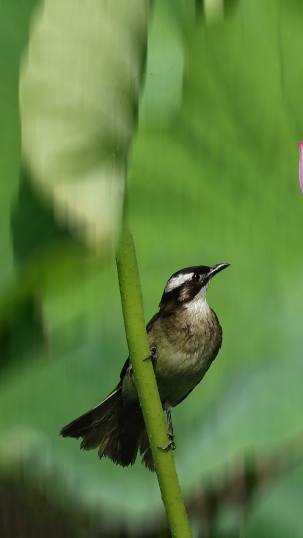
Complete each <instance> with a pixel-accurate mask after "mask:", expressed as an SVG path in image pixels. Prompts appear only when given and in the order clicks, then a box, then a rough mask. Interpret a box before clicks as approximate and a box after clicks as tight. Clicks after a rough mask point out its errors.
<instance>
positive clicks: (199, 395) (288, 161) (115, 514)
mask: <svg viewBox="0 0 303 538" xmlns="http://www.w3.org/2000/svg"><path fill="white" fill-rule="evenodd" d="M302 10H303V6H302V5H301V3H300V2H295V1H291V2H287V3H285V2H283V1H282V0H271V1H270V2H267V3H264V2H261V0H256V1H254V2H252V1H248V0H243V1H239V2H238V3H237V4H236V3H235V6H234V8H233V10H231V12H230V13H228V16H227V17H226V19H224V20H223V21H222V22H221V23H218V24H216V25H213V26H206V25H205V22H204V20H203V18H202V17H199V18H198V20H197V24H196V27H195V28H194V29H193V28H192V31H191V32H189V33H188V34H186V45H184V46H186V49H185V54H184V57H185V58H186V62H185V64H184V66H185V67H184V87H183V99H182V107H181V110H180V112H179V113H176V115H175V116H174V118H173V119H172V116H170V123H169V124H167V117H166V118H163V121H162V116H161V117H157V118H156V120H157V121H152V120H151V119H148V115H147V114H146V115H145V116H144V121H143V119H142V122H141V123H140V127H139V132H138V136H137V139H136V142H135V146H134V151H133V157H132V164H131V177H130V185H129V188H130V192H129V201H130V219H131V227H132V229H133V233H134V239H135V243H136V249H137V255H138V262H139V270H140V275H141V283H142V290H143V297H144V304H145V315H146V319H148V318H150V317H151V315H152V314H153V313H154V312H155V310H156V308H157V304H158V302H159V299H160V296H161V293H162V290H163V286H164V285H165V282H166V280H167V278H168V277H169V276H170V275H171V274H172V273H173V272H174V271H176V270H178V269H180V268H181V267H185V266H187V265H192V264H199V263H209V264H213V263H217V262H225V261H226V262H229V263H230V264H231V267H230V271H229V272H228V274H226V275H224V278H223V276H222V278H221V277H220V276H218V279H217V280H216V281H214V282H213V283H212V285H211V288H210V290H209V292H208V296H209V302H210V305H211V306H212V307H213V308H214V310H215V311H216V313H217V314H218V317H219V319H220V322H221V324H222V326H223V333H224V336H223V347H222V350H221V351H220V354H219V356H218V358H217V359H216V361H215V363H214V364H213V365H212V367H211V369H210V370H209V372H208V373H207V375H206V377H205V379H204V380H203V382H202V383H201V385H200V386H199V387H197V388H196V389H195V390H194V391H193V393H192V394H191V395H190V396H189V398H188V399H187V400H186V402H184V403H182V405H180V406H179V407H178V408H177V409H175V410H173V415H174V428H175V433H176V442H177V450H176V452H175V459H176V464H177V471H178V475H179V477H180V482H181V487H182V489H183V490H184V491H185V492H189V491H191V490H192V488H194V487H195V486H196V485H197V483H198V481H199V480H200V479H201V477H203V478H204V479H206V478H207V479H208V480H215V478H217V477H219V476H221V474H222V473H223V472H225V470H226V469H228V468H230V465H231V464H234V463H235V462H236V461H238V458H239V457H241V455H242V454H243V453H245V452H246V451H247V449H249V450H250V451H251V452H256V453H258V451H259V450H264V449H266V448H272V447H274V446H279V445H280V444H282V443H284V442H285V440H288V439H290V438H292V437H295V436H296V435H297V433H298V432H300V431H301V428H302V404H303V395H302V394H303V393H302V387H301V379H302V375H303V371H302V369H303V363H302V358H301V357H302V349H301V348H302V345H301V338H302V337H301V334H302V329H301V309H302V302H303V296H302V285H301V280H302V261H301V258H302V255H301V248H300V245H301V220H302V218H301V217H302V207H301V204H302V199H301V195H300V190H299V186H298V180H297V164H298V155H297V146H296V144H297V141H298V140H299V139H301V138H302V128H301V125H302V120H301V101H302V99H301V88H302V87H303V70H302V69H301V63H302V62H301V55H302V54H301V50H302V39H303V38H302V28H301V21H302ZM0 15H1V17H0V18H1V21H0V24H1V28H3V30H4V28H5V29H6V30H5V31H3V32H0V35H1V51H2V56H3V62H2V63H1V64H0V77H1V80H2V81H4V82H3V84H2V89H1V92H2V93H1V95H2V96H3V98H2V97H1V99H0V114H1V118H4V121H3V122H2V121H1V126H0V143H1V152H0V170H1V177H2V180H1V199H0V203H1V211H0V238H1V240H0V249H1V251H0V256H1V266H0V278H1V280H0V282H1V285H2V288H3V290H4V289H6V286H7V277H8V276H10V275H11V276H12V274H13V261H12V260H13V255H12V243H11V237H10V228H9V219H10V211H9V207H10V201H11V199H12V197H13V195H15V193H16V186H17V183H18V176H19V144H20V138H19V124H18V114H17V73H18V61H19V56H20V53H21V50H22V47H23V46H24V44H25V41H26V34H27V28H28V11H21V8H20V11H18V13H17V12H16V10H14V9H13V8H12V7H9V4H8V2H7V3H4V4H3V6H2V7H1V13H0ZM155 15H156V16H158V15H157V12H156V13H155ZM181 19H182V17H181ZM155 28H156V29H157V26H156V24H155ZM158 28H161V24H160V22H159V24H158ZM174 36H175V34H174ZM157 38H158V35H157V32H154V34H153V39H154V40H155V42H156V41H157ZM174 39H175V38H174ZM155 46H156V45H155ZM152 47H153V43H152V42H151V43H150V48H151V49H152ZM172 50H173V52H174V51H175V49H174V48H173V47H172ZM151 54H152V53H151ZM175 59H176V55H175V53H174V54H172V58H171V67H172V71H173V70H174V62H175ZM158 62H159V66H161V50H159V59H158ZM166 62H167V60H166ZM165 65H166V63H165ZM176 66H177V64H176ZM178 69H180V66H179V67H178ZM147 72H149V66H147ZM153 72H155V67H153ZM161 76H162V77H163V87H165V80H167V84H169V80H171V78H170V77H169V76H167V78H166V76H165V72H164V74H163V72H162V73H161ZM150 78H151V77H147V79H146V86H147V87H146V93H148V91H149V88H148V85H149V79H150ZM175 81H177V77H176V79H175ZM176 83H177V82H176ZM170 88H171V87H170ZM171 94H172V95H173V92H171ZM147 105H148V103H147V104H146V106H147ZM153 106H154V108H153V114H154V116H156V114H157V103H154V104H153ZM161 106H162V104H161V103H160V104H159V109H158V110H159V111H160V110H161ZM172 108H174V109H175V108H176V102H175V101H174V102H173V107H172ZM164 120H165V121H164ZM31 219H33V221H34V219H35V215H34V214H33V215H32V216H31ZM49 269H50V278H48V282H47V288H46V289H45V292H44V293H45V296H44V297H45V303H44V314H45V318H46V319H47V323H48V324H49V326H50V330H51V336H52V347H51V349H52V351H51V355H50V356H46V355H45V353H44V352H43V351H42V350H39V351H36V350H35V349H33V350H32V351H31V350H29V349H27V355H26V357H25V359H26V360H25V362H24V361H23V364H22V366H21V365H20V364H18V362H17V361H15V362H14V363H13V362H11V367H10V369H9V370H8V369H6V375H4V374H3V375H2V378H1V381H0V383H1V387H0V428H1V430H0V435H1V443H0V457H1V463H2V464H3V465H7V462H8V461H9V462H12V464H14V462H16V461H19V460H20V459H24V458H26V457H31V461H33V460H34V462H35V466H34V469H33V466H29V467H28V469H27V473H28V474H29V475H30V476H31V477H32V479H34V478H35V479H37V480H38V479H39V480H41V476H42V477H43V480H45V481H46V483H47V484H50V482H51V476H52V474H53V473H54V472H56V473H57V476H58V477H59V479H60V484H64V487H65V488H66V492H67V494H68V495H70V496H75V495H76V496H77V498H78V499H79V501H80V502H81V503H82V505H84V506H85V507H87V509H88V510H89V511H90V512H92V513H94V514H98V513H100V511H101V512H102V511H103V510H105V511H106V512H107V514H108V518H109V520H110V522H111V524H112V525H115V524H116V525H117V526H118V525H119V524H120V521H121V520H122V519H123V522H126V523H127V524H128V525H129V526H130V527H141V528H142V527H144V528H145V527H146V525H147V524H148V522H150V521H152V520H154V519H155V518H156V517H157V515H158V514H160V511H161V506H160V502H159V498H158V488H157V483H156V479H155V477H154V476H153V475H151V474H150V473H148V472H147V471H146V470H145V469H144V468H143V467H142V466H141V465H140V464H135V466H134V467H133V468H131V469H124V470H121V469H120V468H116V467H115V466H114V465H113V464H112V463H111V462H109V461H102V462H99V461H98V458H97V455H96V454H95V453H89V454H84V453H82V452H80V450H79V446H78V445H77V443H76V442H75V441H72V440H62V439H60V438H59V437H58V432H59V430H60V428H61V427H62V426H63V424H65V423H66V422H68V421H69V420H71V419H73V418H75V417H76V416H78V415H79V414H81V413H82V412H85V411H86V410H87V409H89V408H90V407H93V406H94V405H96V404H97V403H98V402H99V401H100V400H101V399H102V398H103V397H104V396H105V395H106V394H107V393H108V392H109V390H110V389H111V388H112V387H113V386H114V385H115V384H116V382H117V379H118V375H119V372H120V368H121V366H122V364H123V361H124V360H125V358H126V356H127V348H126V343H125V338H124V330H123V323H122V316H121V310H120V303H119V294H118V285H117V282H116V272H115V268H114V266H109V267H108V268H105V269H104V272H103V273H102V274H101V275H98V274H97V272H96V268H95V267H92V268H91V271H90V272H87V273H85V275H84V276H85V278H81V277H80V278H79V277H75V276H74V275H73V273H72V272H68V271H67V272H66V275H65V277H64V278H62V279H61V276H60V271H56V272H54V275H53V279H52V278H51V273H52V271H51V267H50V268H49ZM3 293H4V291H3ZM14 338H15V340H16V342H17V341H18V338H20V335H19V333H18V331H15V332H14ZM14 365H15V366H14ZM13 449H14V450H13ZM300 476H301V470H298V471H296V470H294V471H293V474H292V476H290V477H289V478H288V479H286V481H285V482H284V483H283V484H282V485H280V486H279V488H278V489H277V490H275V491H273V493H272V494H271V496H270V497H269V498H268V500H267V501H266V502H265V501H264V500H263V498H259V499H258V500H257V502H256V508H255V510H256V511H255V512H254V514H253V517H252V520H251V523H250V524H249V526H248V531H247V532H248V534H247V535H248V536H249V538H251V537H252V536H261V530H262V533H263V535H264V536H266V535H267V536H268V535H269V534H268V532H266V530H267V531H268V529H270V536H273V537H279V536H282V535H283V536H287V534H286V530H287V529H294V533H295V532H297V534H298V535H299V534H300V532H301V527H300V521H301V509H300V506H301V505H300V503H298V504H297V503H296V502H294V498H296V499H300V498H302V495H303V491H302V480H301V478H300ZM48 487H49V488H50V490H51V487H50V485H49V486H48ZM54 489H55V488H54ZM282 507H283V510H282ZM279 514H285V517H284V516H283V521H284V522H285V527H283V526H281V527H280V526H279V521H280V519H279V517H280V516H279ZM281 517H282V516H281ZM287 517H289V518H290V520H291V522H290V523H289V526H288V525H287ZM261 527H262V529H261ZM264 529H265V530H264ZM282 529H283V531H285V532H284V534H283V532H282ZM285 529H286V530H285ZM298 529H299V530H298Z"/></svg>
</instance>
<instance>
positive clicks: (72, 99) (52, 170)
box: [20, 0, 148, 252]
mask: <svg viewBox="0 0 303 538" xmlns="http://www.w3.org/2000/svg"><path fill="white" fill-rule="evenodd" d="M147 16H148V2H145V1H141V2H139V3H138V2H133V3H130V2H127V3H125V2H124V1H123V0H118V1H116V2H106V1H104V0H98V1H95V2H93V3H92V2H83V0H79V1H74V0H73V1H67V2H64V3H62V2H61V1H59V0H45V2H44V4H43V7H40V9H39V11H38V12H37V13H36V14H35V18H34V19H33V22H32V25H31V33H30V42H29V49H28V56H27V58H26V60H24V61H23V67H22V70H21V79H20V103H21V120H22V121H21V125H22V148H23V155H24V158H25V161H26V163H27V164H28V166H29V169H30V174H31V176H32V180H33V181H34V184H35V185H36V188H37V189H38V192H40V194H41V196H43V197H44V198H45V199H46V200H47V201H48V203H50V204H51V205H52V204H54V213H55V216H56V218H58V219H59V221H61V222H63V223H64V224H67V225H68V226H69V227H70V229H71V230H72V232H73V233H74V234H75V235H76V236H78V237H81V238H82V240H85V241H86V242H87V243H88V244H89V245H90V246H93V247H94V248H96V249H98V250H104V251H105V252H106V251H107V250H108V249H109V247H110V246H111V243H112V240H113V239H114V238H116V236H117V234H118V232H119V226H120V221H121V215H122V209H123V197H124V188H125V180H126V162H127V156H128V151H129V147H130V144H131V140H132V136H133V129H134V124H135V121H136V116H137V107H138V99H139V92H140V87H141V83H142V80H143V76H144V73H143V69H144V65H145V55H146V39H147Z"/></svg>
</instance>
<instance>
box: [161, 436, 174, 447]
mask: <svg viewBox="0 0 303 538" xmlns="http://www.w3.org/2000/svg"><path fill="white" fill-rule="evenodd" d="M174 437H175V436H174V435H169V442H168V443H167V445H165V446H158V448H160V449H161V450H167V449H168V448H171V449H172V450H176V445H175V441H174Z"/></svg>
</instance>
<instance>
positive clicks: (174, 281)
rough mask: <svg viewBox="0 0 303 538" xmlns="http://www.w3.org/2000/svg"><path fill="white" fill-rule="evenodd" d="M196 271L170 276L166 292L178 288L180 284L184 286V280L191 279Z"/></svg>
mask: <svg viewBox="0 0 303 538" xmlns="http://www.w3.org/2000/svg"><path fill="white" fill-rule="evenodd" d="M193 274H194V273H185V274H181V275H177V276H175V277H173V278H170V279H169V281H168V282H167V284H166V286H165V290H164V291H165V293H168V292H169V291H172V290H174V289H175V288H178V287H179V286H182V284H184V282H187V281H188V280H191V278H192V277H193Z"/></svg>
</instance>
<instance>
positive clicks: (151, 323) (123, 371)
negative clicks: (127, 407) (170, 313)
mask: <svg viewBox="0 0 303 538" xmlns="http://www.w3.org/2000/svg"><path fill="white" fill-rule="evenodd" d="M159 315H160V312H157V314H155V315H154V316H153V317H152V318H151V320H149V322H148V324H147V325H146V332H147V334H148V333H149V331H150V330H151V329H152V327H153V324H154V323H155V321H156V320H157V319H158V317H159ZM129 367H130V359H129V357H128V358H127V359H126V361H125V363H124V365H123V368H122V370H121V373H120V379H121V381H122V380H123V379H124V376H125V374H126V372H127V370H128V368H129Z"/></svg>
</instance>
